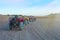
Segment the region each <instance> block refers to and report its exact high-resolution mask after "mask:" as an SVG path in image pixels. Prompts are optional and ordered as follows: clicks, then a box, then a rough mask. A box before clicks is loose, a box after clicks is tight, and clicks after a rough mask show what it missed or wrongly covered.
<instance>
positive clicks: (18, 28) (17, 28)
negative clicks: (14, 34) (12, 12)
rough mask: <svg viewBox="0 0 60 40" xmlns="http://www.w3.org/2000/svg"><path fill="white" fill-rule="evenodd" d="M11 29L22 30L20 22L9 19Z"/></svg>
mask: <svg viewBox="0 0 60 40" xmlns="http://www.w3.org/2000/svg"><path fill="white" fill-rule="evenodd" d="M9 29H10V30H22V29H21V28H20V27H19V22H16V21H13V20H11V21H9Z"/></svg>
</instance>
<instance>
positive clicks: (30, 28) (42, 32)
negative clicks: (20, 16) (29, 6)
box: [0, 16, 60, 40]
mask: <svg viewBox="0 0 60 40" xmlns="http://www.w3.org/2000/svg"><path fill="white" fill-rule="evenodd" d="M8 23H9V17H8V16H0V40H60V18H59V17H57V16H54V18H50V17H48V18H37V20H36V21H35V22H31V23H30V24H28V25H27V26H26V27H25V29H23V30H22V31H10V30H9V25H8Z"/></svg>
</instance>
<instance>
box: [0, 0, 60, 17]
mask: <svg viewBox="0 0 60 40" xmlns="http://www.w3.org/2000/svg"><path fill="white" fill-rule="evenodd" d="M50 13H60V0H0V14H3V15H7V14H11V15H12V14H18V15H19V14H21V15H35V16H44V15H48V14H50Z"/></svg>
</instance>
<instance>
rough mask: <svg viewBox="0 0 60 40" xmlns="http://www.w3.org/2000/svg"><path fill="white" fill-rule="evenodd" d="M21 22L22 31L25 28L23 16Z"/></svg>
mask: <svg viewBox="0 0 60 40" xmlns="http://www.w3.org/2000/svg"><path fill="white" fill-rule="evenodd" d="M19 21H20V27H21V29H22V28H24V18H23V17H22V16H21V17H20V18H19Z"/></svg>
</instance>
